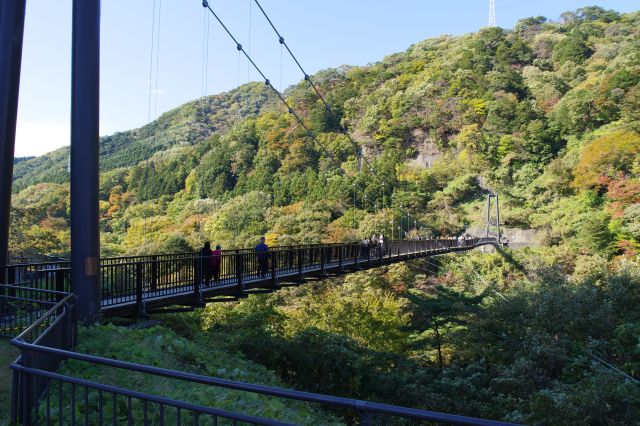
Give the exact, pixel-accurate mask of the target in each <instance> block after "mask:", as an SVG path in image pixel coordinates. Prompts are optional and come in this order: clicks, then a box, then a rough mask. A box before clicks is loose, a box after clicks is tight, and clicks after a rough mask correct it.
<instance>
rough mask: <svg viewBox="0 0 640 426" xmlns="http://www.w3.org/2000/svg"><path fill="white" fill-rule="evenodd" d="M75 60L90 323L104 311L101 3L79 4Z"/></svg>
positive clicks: (74, 243)
mask: <svg viewBox="0 0 640 426" xmlns="http://www.w3.org/2000/svg"><path fill="white" fill-rule="evenodd" d="M71 55H72V60H71V285H72V291H73V292H74V293H75V294H76V296H77V297H78V314H79V316H80V317H81V318H83V319H84V320H90V319H92V318H93V317H94V316H95V315H96V314H97V313H98V311H99V309H100V287H99V284H100V281H99V276H98V275H99V265H98V263H99V255H100V231H99V228H98V219H99V216H98V214H99V213H98V170H99V157H98V156H99V143H100V140H99V132H100V128H99V121H100V120H99V118H100V117H99V112H100V102H99V99H100V0H74V1H73V34H72V52H71Z"/></svg>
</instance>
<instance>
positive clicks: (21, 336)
mask: <svg viewBox="0 0 640 426" xmlns="http://www.w3.org/2000/svg"><path fill="white" fill-rule="evenodd" d="M75 298H76V296H75V294H73V293H71V294H67V296H65V297H63V298H62V299H61V300H60V301H59V302H58V303H56V304H55V305H54V306H53V307H51V309H49V310H48V311H47V312H45V313H44V314H42V315H41V316H40V318H38V319H37V320H36V321H35V322H34V323H33V324H31V325H30V326H29V327H27V328H26V329H25V330H24V331H23V332H22V333H20V334H19V335H17V336H16V337H15V338H13V339H11V341H10V342H13V341H14V340H16V341H20V342H24V337H25V336H26V335H27V334H28V333H30V332H31V331H32V330H34V329H36V328H38V327H39V326H40V324H42V323H43V322H45V321H46V320H47V319H48V318H49V317H50V316H52V315H53V314H55V313H56V311H57V310H58V309H60V308H62V307H68V306H69V303H68V302H69V301H71V300H74V299H75Z"/></svg>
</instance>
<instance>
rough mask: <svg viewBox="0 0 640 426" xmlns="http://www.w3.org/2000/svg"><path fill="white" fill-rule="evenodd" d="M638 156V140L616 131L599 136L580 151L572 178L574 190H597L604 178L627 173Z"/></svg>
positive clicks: (639, 137)
mask: <svg viewBox="0 0 640 426" xmlns="http://www.w3.org/2000/svg"><path fill="white" fill-rule="evenodd" d="M638 154H640V136H638V135H637V134H635V133H630V132H625V131H618V132H615V133H611V134H609V135H605V136H601V137H599V138H597V139H596V140H594V141H593V142H592V143H591V144H590V145H587V147H586V148H584V150H583V151H582V154H581V156H580V161H579V163H578V165H577V166H576V168H575V170H574V172H573V174H574V180H573V186H574V187H575V188H578V189H588V188H593V187H595V186H598V182H599V179H600V178H601V177H603V176H608V177H614V176H615V175H617V174H619V173H626V172H629V171H630V170H631V169H632V167H633V163H634V161H637V158H638Z"/></svg>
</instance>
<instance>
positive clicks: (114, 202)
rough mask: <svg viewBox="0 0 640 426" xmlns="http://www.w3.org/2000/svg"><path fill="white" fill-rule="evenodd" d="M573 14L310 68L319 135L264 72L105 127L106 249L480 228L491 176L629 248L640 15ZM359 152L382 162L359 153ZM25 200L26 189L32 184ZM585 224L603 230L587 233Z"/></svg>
mask: <svg viewBox="0 0 640 426" xmlns="http://www.w3.org/2000/svg"><path fill="white" fill-rule="evenodd" d="M563 19H564V22H563V23H552V22H548V21H547V20H546V19H545V18H542V17H536V18H528V19H524V20H522V21H520V22H519V23H518V24H517V25H516V26H515V28H514V29H513V30H504V29H500V28H485V29H483V30H481V31H479V32H477V33H472V34H467V35H464V36H460V37H451V36H443V37H439V38H435V39H429V40H425V41H423V42H420V43H417V44H415V45H413V46H411V47H410V48H409V49H408V50H407V51H405V52H402V53H398V54H394V55H391V56H389V57H387V58H385V59H384V60H383V61H381V62H378V63H375V64H372V65H370V66H366V67H354V68H351V67H342V68H339V69H329V70H325V71H322V72H320V73H318V74H317V75H315V76H314V77H313V78H314V80H315V81H316V83H317V85H318V87H319V88H320V90H321V91H322V93H323V95H324V96H325V98H326V99H327V100H328V101H329V103H330V104H331V105H332V106H333V109H334V113H330V112H328V111H326V110H325V108H324V106H323V104H322V103H321V102H319V101H318V99H317V97H316V96H315V94H314V93H313V92H312V91H311V90H310V89H309V88H308V86H307V85H306V84H305V82H304V81H302V82H300V83H299V84H298V85H296V86H293V87H291V88H289V89H288V90H287V91H286V96H287V98H288V101H289V102H290V103H291V104H292V105H293V106H294V107H295V108H296V110H298V111H300V113H301V114H302V116H303V117H304V119H305V121H306V123H307V125H308V126H309V127H310V128H311V129H313V131H314V132H316V133H317V134H318V140H319V141H320V143H321V144H322V145H323V146H322V147H321V146H316V144H314V143H313V141H312V140H310V138H309V137H308V135H306V133H305V132H304V130H303V129H301V128H300V127H299V126H298V125H297V123H296V122H295V120H294V119H293V118H292V117H291V115H289V114H287V113H286V111H284V110H283V108H282V107H281V105H279V104H278V103H276V102H275V101H274V99H273V96H272V95H270V94H269V90H268V88H267V87H266V86H264V85H262V84H259V83H255V84H250V85H246V86H243V87H241V88H239V89H237V90H235V91H232V92H229V93H227V94H221V95H218V96H215V97H210V98H206V99H202V100H197V101H194V102H192V103H189V104H186V105H183V106H182V107H180V108H177V109H175V110H173V111H171V112H168V113H166V114H163V115H162V116H161V117H160V118H159V119H158V120H157V121H156V122H155V123H152V124H151V125H149V126H145V127H142V128H140V129H136V130H133V131H129V132H123V133H118V134H115V135H112V136H109V137H106V138H103V140H102V144H101V149H102V150H101V153H102V154H101V155H102V157H101V169H102V172H103V173H102V179H101V198H102V201H101V214H102V218H101V220H102V230H103V238H104V244H103V248H104V249H105V250H106V253H123V252H135V251H143V252H149V251H169V250H181V249H193V248H195V247H197V246H199V245H200V243H201V241H202V240H203V239H211V240H213V241H217V242H221V243H223V244H224V245H226V246H229V245H233V246H244V245H250V244H252V242H253V240H254V239H255V238H257V236H258V235H260V234H264V233H268V237H269V238H270V241H271V242H272V243H281V244H284V243H289V242H318V241H345V240H352V239H357V238H363V237H364V236H367V235H371V234H372V233H374V232H375V233H379V232H381V231H382V232H384V233H385V234H387V235H389V236H393V234H395V235H398V233H399V232H402V233H404V232H408V231H411V232H414V233H415V232H417V229H413V228H419V229H420V232H422V233H428V234H440V235H443V234H455V233H459V232H461V231H462V230H463V229H465V228H466V227H468V226H469V225H472V224H476V225H479V226H482V218H483V217H484V215H483V213H482V209H483V205H482V200H483V199H484V198H483V197H484V196H483V192H485V191H486V189H487V188H490V189H491V190H494V191H500V193H501V200H502V202H503V211H502V213H503V218H504V222H505V224H506V225H507V226H512V227H521V228H535V229H537V230H539V231H540V232H541V233H542V234H543V235H544V239H545V244H548V245H552V246H554V245H561V244H564V243H569V244H570V245H571V247H573V248H574V249H579V250H590V251H599V250H603V249H604V248H606V250H605V252H606V253H607V255H611V254H622V253H633V252H634V250H635V247H636V246H637V241H638V238H639V237H640V235H638V232H637V229H640V225H637V224H638V221H639V220H640V215H639V214H637V212H636V209H635V207H634V203H636V202H637V199H636V198H634V197H635V196H634V190H633V188H637V187H638V186H640V184H639V183H638V177H639V173H640V166H638V160H637V152H638V145H639V144H640V142H639V137H638V133H637V132H638V114H639V111H640V86H639V84H640V54H639V51H640V46H639V44H640V43H639V41H638V40H639V39H640V37H639V35H640V33H639V30H638V28H640V25H639V24H640V14H639V13H638V12H636V13H630V14H618V13H616V12H614V11H607V10H604V9H601V8H597V7H591V8H583V9H580V10H579V11H576V12H575V13H566V14H564V15H563ZM339 123H342V124H343V125H346V126H347V127H349V129H350V131H351V133H352V135H354V138H355V139H356V140H357V143H358V145H359V147H354V146H353V145H352V144H351V143H350V142H349V140H348V139H347V138H346V137H345V136H344V135H342V134H341V133H340V129H339ZM602 138H605V139H604V142H603V141H602ZM607 138H608V139H607ZM594 141H595V142H594ZM607 141H609V142H607ZM618 141H619V142H618ZM592 142H593V144H592ZM589 146H592V147H593V148H589V149H587V147H589ZM325 149H326V151H328V152H329V153H330V158H329V157H328V155H327V154H326V152H325ZM360 150H361V151H362V152H363V154H364V155H365V156H366V157H367V158H368V160H369V161H370V162H371V163H372V164H373V166H374V170H375V175H374V174H373V173H372V172H371V171H369V170H368V169H367V168H366V167H364V168H362V169H361V163H362V162H361V161H360V160H358V158H357V153H358V152H359V151H360ZM65 152H66V151H65V150H59V151H56V152H54V153H52V154H50V155H47V156H43V157H39V158H35V159H31V160H27V161H23V162H20V163H18V164H16V179H15V184H14V190H15V191H16V192H19V191H21V190H23V189H24V188H26V187H27V186H29V185H33V184H35V183H43V182H45V183H46V182H48V183H60V182H66V176H65V173H64V168H65V161H66V158H65V157H66V155H65ZM609 157H610V158H612V160H607V158H609ZM336 163H339V164H341V167H342V168H343V169H344V170H345V171H346V174H348V175H350V178H347V177H346V176H345V175H344V174H341V173H340V172H339V170H338V169H337V167H336V165H335V164H336ZM586 170H595V171H596V172H595V173H590V174H589V173H586V172H585V171H586ZM351 179H353V182H354V183H355V185H353V184H352V181H351ZM383 182H384V183H385V185H383V184H382V183H383ZM354 203H355V206H354ZM401 205H402V209H403V213H402V215H403V217H404V216H406V215H408V216H409V217H408V219H406V220H405V221H404V222H402V223H401V222H400V220H399V219H398V216H399V215H400V209H401V207H400V206H401ZM16 206H17V208H21V209H28V208H29V203H28V202H25V197H21V196H20V194H18V195H17V196H16ZM381 206H384V207H385V210H384V211H380V207H381ZM354 207H355V208H354ZM54 210H55V211H56V212H58V211H59V210H56V209H54ZM41 213H42V210H40V211H39V213H38V214H34V215H33V217H34V218H38V219H37V220H40V223H39V224H40V225H41V224H42V219H41V217H42V214H41ZM45 213H46V212H45ZM53 214H58V213H55V212H54V213H53ZM23 217H25V216H24V215H23ZM26 217H29V216H28V215H27V216H26ZM47 217H48V216H47ZM394 217H395V220H392V219H393V218H394ZM54 218H57V219H63V220H67V219H68V218H67V217H66V216H65V215H64V214H63V215H62V216H57V217H54ZM551 218H553V219H551ZM34 220H36V219H34ZM26 221H27V223H29V219H28V218H27V219H26ZM392 222H393V225H392ZM31 223H32V224H33V225H35V224H36V223H34V222H31ZM56 223H58V224H60V223H59V221H57V222H56ZM45 224H46V222H45ZM589 227H592V228H593V229H595V230H597V231H598V232H594V233H593V234H594V235H599V236H600V237H599V238H601V241H594V237H590V236H589V235H587V234H585V233H584V232H581V231H580V229H588V228H589ZM57 230H60V229H57ZM60 250H61V251H64V250H66V248H65V243H64V242H63V241H60Z"/></svg>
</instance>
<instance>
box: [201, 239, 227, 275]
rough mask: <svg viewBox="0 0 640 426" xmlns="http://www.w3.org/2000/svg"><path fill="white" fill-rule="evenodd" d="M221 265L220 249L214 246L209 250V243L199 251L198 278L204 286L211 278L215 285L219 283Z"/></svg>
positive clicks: (218, 246)
mask: <svg viewBox="0 0 640 426" xmlns="http://www.w3.org/2000/svg"><path fill="white" fill-rule="evenodd" d="M221 264H222V247H221V246H220V245H216V249H215V250H211V243H210V242H209V241H207V242H205V243H204V246H203V247H202V248H201V249H200V276H201V277H200V278H201V280H203V281H204V283H205V284H209V283H210V282H211V279H212V278H213V280H214V282H215V283H216V284H218V283H220V265H221Z"/></svg>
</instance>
